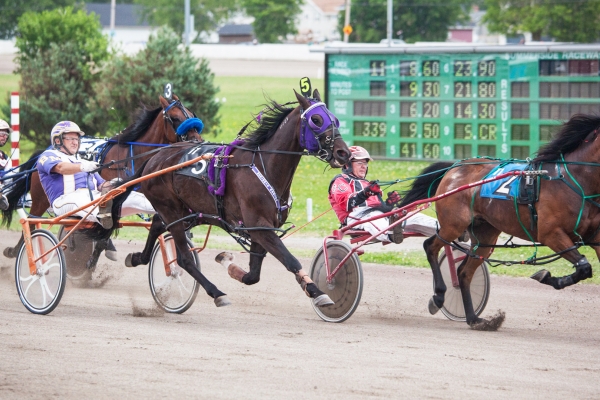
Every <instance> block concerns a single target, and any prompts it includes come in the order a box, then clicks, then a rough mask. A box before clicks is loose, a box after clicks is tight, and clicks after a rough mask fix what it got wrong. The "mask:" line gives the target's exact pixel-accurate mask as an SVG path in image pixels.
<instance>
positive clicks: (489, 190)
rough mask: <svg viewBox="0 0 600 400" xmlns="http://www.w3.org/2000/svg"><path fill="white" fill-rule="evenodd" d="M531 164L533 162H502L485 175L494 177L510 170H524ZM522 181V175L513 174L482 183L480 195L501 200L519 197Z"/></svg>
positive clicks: (487, 177)
mask: <svg viewBox="0 0 600 400" xmlns="http://www.w3.org/2000/svg"><path fill="white" fill-rule="evenodd" d="M530 165H531V164H528V163H513V162H511V163H508V164H500V165H499V166H497V167H496V168H494V169H493V170H492V171H490V173H489V174H488V175H487V176H486V177H485V179H489V178H494V177H496V176H498V175H501V174H504V173H506V172H510V171H523V170H525V169H526V168H527V167H529V166H530ZM520 181H521V176H517V175H513V176H508V177H506V178H504V179H498V180H496V181H492V182H489V183H485V184H483V185H481V191H480V192H479V195H480V196H481V197H485V198H490V199H500V200H512V199H513V198H515V197H517V198H518V197H519V182H520Z"/></svg>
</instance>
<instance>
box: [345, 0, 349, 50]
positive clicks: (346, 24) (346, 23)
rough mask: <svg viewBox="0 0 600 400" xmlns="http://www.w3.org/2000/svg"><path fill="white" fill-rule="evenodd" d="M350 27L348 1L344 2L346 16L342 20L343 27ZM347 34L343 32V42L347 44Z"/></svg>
mask: <svg viewBox="0 0 600 400" xmlns="http://www.w3.org/2000/svg"><path fill="white" fill-rule="evenodd" d="M348 25H350V0H346V15H345V18H344V26H348ZM348 36H350V34H349V33H346V32H344V42H346V43H348Z"/></svg>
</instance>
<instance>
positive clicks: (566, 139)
mask: <svg viewBox="0 0 600 400" xmlns="http://www.w3.org/2000/svg"><path fill="white" fill-rule="evenodd" d="M598 128H600V116H598V115H587V114H575V115H573V116H572V117H571V119H569V120H568V121H567V122H565V123H564V124H562V126H561V127H560V130H559V131H558V132H557V133H556V134H555V135H554V139H552V141H551V142H549V143H547V144H545V145H543V146H542V147H540V149H539V150H538V153H537V156H536V157H535V158H534V159H533V161H534V162H538V161H554V160H558V159H559V158H560V155H561V154H568V153H571V152H573V151H575V150H576V149H577V148H578V147H579V146H580V145H581V143H582V142H583V140H584V139H585V138H586V137H587V136H588V135H589V134H590V132H592V131H593V130H595V129H598Z"/></svg>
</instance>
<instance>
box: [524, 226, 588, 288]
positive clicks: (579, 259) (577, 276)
mask: <svg viewBox="0 0 600 400" xmlns="http://www.w3.org/2000/svg"><path fill="white" fill-rule="evenodd" d="M544 237H548V238H550V240H548V241H547V242H545V243H544V244H545V245H546V246H548V247H550V248H551V249H552V250H554V251H555V252H559V251H561V250H563V249H567V248H569V247H573V246H574V243H573V241H572V240H571V239H570V238H569V236H568V235H567V234H566V233H565V232H564V231H562V230H561V231H559V232H555V233H554V234H551V235H545V236H544ZM594 251H595V252H596V256H597V257H598V258H599V259H600V249H599V248H598V247H594ZM562 257H563V258H565V259H566V260H568V261H570V262H572V263H573V267H574V268H575V272H573V273H572V274H571V275H566V276H559V277H554V276H552V274H551V273H550V271H548V270H545V269H542V270H539V271H538V272H536V273H535V274H533V275H531V278H532V279H535V280H536V281H538V282H541V283H543V284H545V285H550V286H552V287H553V288H554V289H557V290H559V289H564V288H566V287H567V286H571V285H574V284H576V283H577V282H579V281H581V280H583V279H587V278H591V277H592V265H591V264H590V263H589V261H588V260H587V258H585V256H584V255H583V254H581V253H580V252H579V251H577V250H572V251H569V252H568V253H565V254H563V255H562Z"/></svg>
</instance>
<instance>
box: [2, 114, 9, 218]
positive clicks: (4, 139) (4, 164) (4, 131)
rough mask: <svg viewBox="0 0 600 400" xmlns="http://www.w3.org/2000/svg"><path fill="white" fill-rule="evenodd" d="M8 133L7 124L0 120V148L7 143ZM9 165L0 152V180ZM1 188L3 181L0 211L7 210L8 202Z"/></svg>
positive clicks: (7, 158)
mask: <svg viewBox="0 0 600 400" xmlns="http://www.w3.org/2000/svg"><path fill="white" fill-rule="evenodd" d="M10 131H11V129H10V126H9V125H8V122H6V121H4V120H2V119H0V147H2V146H4V145H5V144H6V142H8V137H9V135H10ZM11 164H12V163H11V160H10V157H9V156H8V154H6V153H5V152H4V151H2V150H0V178H3V177H4V176H5V175H6V174H7V173H8V171H10V170H11V168H12V165H11ZM3 186H4V185H3V181H0V210H8V200H7V199H6V196H5V195H3V194H2V193H1V192H2V187H3Z"/></svg>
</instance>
